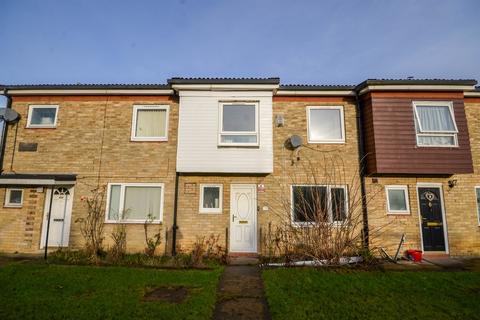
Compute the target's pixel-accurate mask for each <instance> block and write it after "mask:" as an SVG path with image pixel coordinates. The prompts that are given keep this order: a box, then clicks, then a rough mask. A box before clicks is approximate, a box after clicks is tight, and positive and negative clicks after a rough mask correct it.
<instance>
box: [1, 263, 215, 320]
mask: <svg viewBox="0 0 480 320" xmlns="http://www.w3.org/2000/svg"><path fill="white" fill-rule="evenodd" d="M221 272H222V269H221V268H216V269H214V270H213V271H200V270H178V271H177V270H156V269H142V268H127V267H93V266H67V265H46V264H41V263H11V264H7V265H5V266H0V319H32V318H34V319H146V318H151V319H209V318H210V317H211V315H212V313H213V308H214V305H215V299H216V287H217V283H218V278H219V276H220V274H221ZM173 285H175V286H177V285H182V286H186V287H188V288H191V289H190V295H189V296H188V297H187V299H186V300H185V301H184V302H182V303H180V304H173V303H167V302H160V301H154V302H143V301H142V297H143V295H144V293H145V292H146V290H148V288H153V287H158V286H173Z"/></svg>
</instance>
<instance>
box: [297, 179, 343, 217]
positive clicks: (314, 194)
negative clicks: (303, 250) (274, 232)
mask: <svg viewBox="0 0 480 320" xmlns="http://www.w3.org/2000/svg"><path fill="white" fill-rule="evenodd" d="M346 218H347V188H346V187H345V186H317V185H313V186H302V185H296V186H292V221H293V223H294V224H297V225H309V224H315V223H320V222H335V223H339V222H343V221H345V219H346Z"/></svg>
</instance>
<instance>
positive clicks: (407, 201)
mask: <svg viewBox="0 0 480 320" xmlns="http://www.w3.org/2000/svg"><path fill="white" fill-rule="evenodd" d="M389 190H402V191H403V195H404V196H405V204H406V205H405V207H406V209H405V210H393V209H391V208H390V200H389V198H388V191H389ZM385 196H386V204H387V214H388V215H410V199H409V195H408V186H407V185H386V186H385Z"/></svg>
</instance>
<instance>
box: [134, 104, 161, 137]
mask: <svg viewBox="0 0 480 320" xmlns="http://www.w3.org/2000/svg"><path fill="white" fill-rule="evenodd" d="M139 110H165V111H166V115H165V135H164V136H158V137H137V136H136V134H137V118H138V111H139ZM169 116H170V106H169V105H168V104H135V105H133V111H132V130H131V133H130V141H168V122H169Z"/></svg>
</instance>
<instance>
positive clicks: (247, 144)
mask: <svg viewBox="0 0 480 320" xmlns="http://www.w3.org/2000/svg"><path fill="white" fill-rule="evenodd" d="M226 105H245V106H250V105H253V106H255V131H223V107H224V106H226ZM218 106H219V112H218V115H219V118H218V145H219V146H222V147H257V146H259V145H260V128H259V109H260V108H259V102H258V101H220V102H219V104H218ZM253 135H255V136H256V138H257V141H256V142H239V143H235V142H222V136H253Z"/></svg>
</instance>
